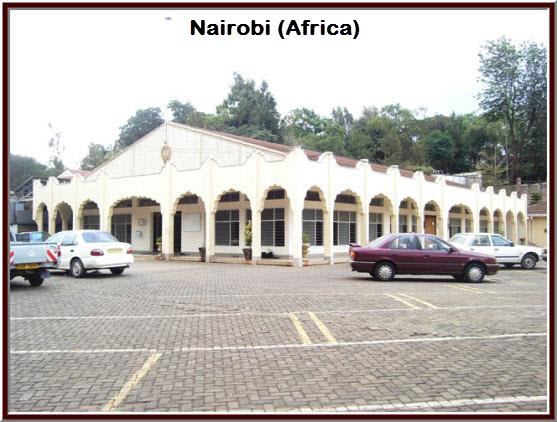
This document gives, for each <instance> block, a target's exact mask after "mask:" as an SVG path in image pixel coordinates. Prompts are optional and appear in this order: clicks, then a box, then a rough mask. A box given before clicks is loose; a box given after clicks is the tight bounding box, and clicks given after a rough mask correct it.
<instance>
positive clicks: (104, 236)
mask: <svg viewBox="0 0 557 422" xmlns="http://www.w3.org/2000/svg"><path fill="white" fill-rule="evenodd" d="M81 236H82V237H83V240H84V241H85V242H87V243H95V242H118V239H116V238H115V237H114V236H112V235H111V234H110V233H107V232H84V233H83V234H82V235H81Z"/></svg>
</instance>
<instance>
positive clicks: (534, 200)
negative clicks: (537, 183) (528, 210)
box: [530, 192, 542, 205]
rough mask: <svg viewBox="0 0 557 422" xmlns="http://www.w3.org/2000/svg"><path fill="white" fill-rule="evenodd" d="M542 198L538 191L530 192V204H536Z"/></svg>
mask: <svg viewBox="0 0 557 422" xmlns="http://www.w3.org/2000/svg"><path fill="white" fill-rule="evenodd" d="M541 200H542V194H541V193H540V192H532V193H531V194H530V205H534V204H537V203H538V202H540V201H541Z"/></svg>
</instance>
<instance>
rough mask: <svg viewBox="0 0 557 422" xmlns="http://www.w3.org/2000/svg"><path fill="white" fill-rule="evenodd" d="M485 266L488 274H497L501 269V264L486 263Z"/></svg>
mask: <svg viewBox="0 0 557 422" xmlns="http://www.w3.org/2000/svg"><path fill="white" fill-rule="evenodd" d="M485 267H486V274H487V275H494V274H497V271H499V264H486V266H485Z"/></svg>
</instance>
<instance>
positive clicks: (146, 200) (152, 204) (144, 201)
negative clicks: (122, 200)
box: [139, 198, 159, 207]
mask: <svg viewBox="0 0 557 422" xmlns="http://www.w3.org/2000/svg"><path fill="white" fill-rule="evenodd" d="M139 206H140V207H158V206H159V203H158V202H157V201H153V200H152V199H149V198H141V199H140V200H139Z"/></svg>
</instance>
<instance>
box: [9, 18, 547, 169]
mask: <svg viewBox="0 0 557 422" xmlns="http://www.w3.org/2000/svg"><path fill="white" fill-rule="evenodd" d="M167 17H170V18H171V19H167ZM191 19H196V20H198V21H200V20H201V19H205V20H206V22H207V23H219V22H220V20H221V19H225V21H226V22H227V23H249V22H250V21H251V20H252V19H255V20H256V21H257V22H259V23H264V22H265V20H266V19H269V20H270V21H271V35H270V36H239V35H234V36H199V35H196V36H191V35H190V32H189V31H190V20H191ZM281 19H288V20H290V19H297V20H298V21H299V22H301V21H303V19H311V20H312V22H315V23H319V22H320V20H321V19H324V20H325V21H326V22H327V23H338V24H340V23H345V22H352V20H353V19H357V21H358V23H359V26H360V35H359V37H358V38H357V39H356V40H354V39H352V38H350V37H341V36H336V37H335V36H321V35H316V36H306V37H291V38H288V39H286V40H282V39H280V38H279V36H278V33H277V26H278V22H279V21H280V20H281ZM503 35H505V36H507V37H509V38H511V39H513V40H515V41H517V42H520V41H524V40H531V41H536V42H543V43H544V44H545V45H546V46H547V45H548V37H549V25H548V15H547V12H546V11H541V10H540V11H524V10H522V11H504V10H478V11H461V10H459V11H447V10H445V11H428V10H401V11H396V10H342V11H341V10H335V11H326V10H322V11H321V10H310V11H288V10H282V11H281V10H276V11H271V10H255V11H248V10H244V11H242V10H240V11H231V10H222V11H210V10H206V11H176V10H173V11H128V10H121V11H84V10H79V11H75V10H74V11H47V10H37V11H16V12H12V13H11V14H10V78H11V79H10V113H11V115H10V129H11V132H10V135H11V137H10V148H11V152H12V153H14V154H21V155H30V156H33V157H34V158H36V159H37V160H39V161H41V162H43V163H45V164H46V163H47V161H48V156H49V151H48V147H47V142H48V139H49V137H50V136H51V130H50V129H49V127H48V123H49V122H50V123H52V125H53V126H54V128H55V129H56V131H59V132H61V137H62V140H63V142H64V144H65V147H66V149H65V152H64V155H63V159H64V163H65V164H66V166H68V167H72V168H77V167H78V166H79V162H80V161H81V158H83V156H85V155H86V153H87V145H88V144H89V143H90V142H96V143H101V144H105V145H109V144H112V143H113V142H114V141H115V140H116V139H117V137H118V133H119V127H120V126H122V125H123V124H125V122H126V121H127V119H128V118H129V117H130V116H131V115H132V114H134V113H135V111H136V110H137V109H140V108H146V107H161V109H163V110H164V111H165V117H167V118H168V117H170V115H169V113H168V112H167V111H166V105H167V104H168V102H169V100H172V99H178V100H180V101H182V102H184V101H186V100H189V101H191V103H192V104H193V105H194V106H195V107H196V108H197V109H198V110H200V111H204V112H210V113H214V112H215V107H216V106H217V105H218V104H220V103H221V102H222V100H223V99H224V98H225V96H226V95H227V93H228V91H229V87H230V85H231V83H232V75H233V72H234V71H237V72H239V73H240V74H242V75H243V76H245V77H248V78H251V79H255V80H256V81H257V83H258V84H259V82H260V81H261V80H263V79H265V80H266V81H267V82H268V83H269V87H270V90H271V92H272V94H273V95H274V96H275V99H276V101H277V104H278V109H279V111H280V113H281V114H282V115H284V114H285V113H287V112H288V111H289V110H291V109H293V108H296V107H302V106H305V107H308V108H311V109H314V110H315V111H316V112H318V113H319V114H322V115H330V112H331V109H332V108H333V107H335V106H345V107H347V108H348V109H349V110H350V111H351V112H352V113H353V114H354V116H355V117H358V116H359V115H360V114H361V111H362V109H363V107H364V106H377V107H382V106H384V105H387V104H392V103H400V104H401V105H403V106H404V107H407V108H410V109H417V108H419V107H424V108H425V109H426V110H427V114H428V115H433V114H435V113H443V114H449V113H451V112H453V111H454V112H456V113H468V112H475V111H477V110H478V104H477V100H476V98H475V95H476V94H477V93H478V91H479V84H478V81H477V79H478V66H479V64H478V52H479V50H480V47H481V46H482V45H484V44H485V42H486V41H487V40H494V39H497V38H499V37H501V36H503Z"/></svg>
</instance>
